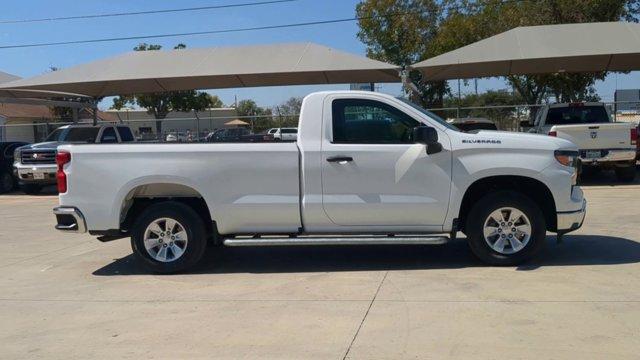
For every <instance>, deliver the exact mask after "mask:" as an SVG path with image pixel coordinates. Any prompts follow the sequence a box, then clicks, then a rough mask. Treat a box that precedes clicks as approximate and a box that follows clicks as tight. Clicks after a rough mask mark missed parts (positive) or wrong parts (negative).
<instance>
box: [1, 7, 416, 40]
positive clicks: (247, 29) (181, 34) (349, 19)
mask: <svg viewBox="0 0 640 360" xmlns="http://www.w3.org/2000/svg"><path fill="white" fill-rule="evenodd" d="M417 13H420V12H417ZM409 14H414V13H402V14H386V15H384V16H400V15H409ZM370 18H374V16H368V17H352V18H343V19H333V20H320V21H309V22H301V23H293V24H282V25H268V26H256V27H246V28H237V29H221V30H210V31H194V32H185V33H170V34H156V35H141V36H126V37H113V38H102V39H89V40H71V41H58V42H47V43H31V44H18V45H3V46H0V49H17V48H30V47H43V46H58V45H75V44H88V43H100V42H112V41H125V40H144V39H160V38H169V37H180V36H196V35H212V34H225V33H236V32H246V31H258V30H272V29H284V28H293V27H302V26H313V25H325V24H336V23H344V22H351V21H358V20H364V19H370Z"/></svg>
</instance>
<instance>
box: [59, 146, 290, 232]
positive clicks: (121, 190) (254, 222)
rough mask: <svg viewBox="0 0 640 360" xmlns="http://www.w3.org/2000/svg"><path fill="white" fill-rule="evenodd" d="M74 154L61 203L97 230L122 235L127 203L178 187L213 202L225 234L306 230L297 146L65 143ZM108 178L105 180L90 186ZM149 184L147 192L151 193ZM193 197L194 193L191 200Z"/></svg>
mask: <svg viewBox="0 0 640 360" xmlns="http://www.w3.org/2000/svg"><path fill="white" fill-rule="evenodd" d="M59 150H64V151H69V152H71V155H72V159H71V164H70V165H69V166H68V168H67V170H66V172H67V173H68V179H69V180H68V181H69V191H68V192H67V193H65V194H61V195H60V204H61V205H65V204H68V205H73V206H77V207H79V208H82V209H85V210H84V216H85V220H86V222H87V227H88V228H89V229H100V230H108V229H118V228H119V225H120V219H119V212H120V209H121V208H122V206H123V204H125V203H126V200H127V199H130V198H132V197H136V196H137V195H138V194H142V193H144V194H147V195H148V194H149V193H150V192H151V193H153V192H154V191H158V190H157V186H158V185H154V187H151V186H147V185H148V184H162V183H172V184H180V186H183V187H184V189H182V191H184V192H185V193H190V192H196V193H197V195H198V196H200V197H202V198H204V200H205V201H206V204H209V211H210V213H211V215H212V218H214V219H216V220H217V226H218V230H219V231H220V233H222V234H237V233H253V232H256V231H258V230H260V231H265V230H266V229H268V230H270V231H273V232H282V233H295V232H297V231H298V229H299V228H300V226H301V220H300V205H299V204H300V203H299V201H300V192H299V191H300V190H299V188H300V186H299V150H298V147H297V144H296V143H269V144H265V143H242V144H240V143H238V144H235V143H226V144H211V143H207V144H113V145H106V144H101V145H64V146H61V147H60V148H59ZM95 179H100V181H99V182H90V181H88V180H94V181H95ZM145 186H146V187H145ZM185 195H186V194H185Z"/></svg>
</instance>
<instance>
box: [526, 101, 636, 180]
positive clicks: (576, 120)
mask: <svg viewBox="0 0 640 360" xmlns="http://www.w3.org/2000/svg"><path fill="white" fill-rule="evenodd" d="M532 131H533V132H537V133H539V134H547V135H551V136H556V137H559V138H563V139H567V140H569V141H571V142H573V143H574V144H576V145H578V148H579V149H580V163H581V165H582V167H585V168H587V167H588V168H602V169H613V170H615V172H616V176H617V177H618V179H619V180H620V181H626V182H630V181H633V180H634V179H635V177H636V146H637V142H638V129H637V128H636V127H634V126H633V124H629V123H614V122H612V119H611V114H610V113H609V110H608V109H607V107H606V106H605V105H604V104H603V103H571V104H553V105H547V106H544V107H542V108H541V109H540V110H539V111H538V113H537V114H536V119H535V126H534V128H533V130H532Z"/></svg>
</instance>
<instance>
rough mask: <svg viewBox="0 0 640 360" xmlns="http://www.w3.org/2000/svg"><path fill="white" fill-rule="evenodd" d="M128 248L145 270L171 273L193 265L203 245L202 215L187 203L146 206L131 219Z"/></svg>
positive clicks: (204, 248) (204, 236) (201, 252)
mask: <svg viewBox="0 0 640 360" xmlns="http://www.w3.org/2000/svg"><path fill="white" fill-rule="evenodd" d="M131 235H132V236H131V247H132V248H133V252H134V253H135V255H136V257H137V258H138V259H139V260H140V262H141V263H142V264H143V265H144V266H145V267H146V268H148V269H149V270H151V271H153V272H156V273H161V274H171V273H176V272H180V271H184V270H186V269H189V268H191V267H193V266H194V265H196V264H197V263H198V262H199V261H200V259H201V258H202V256H203V255H204V252H205V250H206V247H207V236H206V231H205V226H204V223H203V221H202V218H200V216H198V214H197V213H196V212H195V211H194V210H193V209H192V208H191V207H189V206H187V205H185V204H182V203H179V202H176V201H163V202H160V203H157V204H153V205H151V206H149V207H148V208H146V209H145V210H144V211H143V212H142V213H141V214H140V216H139V217H138V218H137V220H136V221H135V224H134V226H133V229H132V233H131Z"/></svg>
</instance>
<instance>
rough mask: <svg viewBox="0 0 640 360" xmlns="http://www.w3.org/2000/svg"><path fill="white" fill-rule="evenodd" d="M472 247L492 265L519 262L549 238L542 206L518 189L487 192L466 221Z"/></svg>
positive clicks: (467, 233)
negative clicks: (546, 237)
mask: <svg viewBox="0 0 640 360" xmlns="http://www.w3.org/2000/svg"><path fill="white" fill-rule="evenodd" d="M465 230H466V235H467V238H468V241H469V247H470V248H471V251H473V253H474V254H475V255H476V256H477V257H478V258H480V259H481V260H482V261H484V262H486V263H489V264H492V265H517V264H520V263H522V262H524V261H526V260H529V259H530V258H532V257H533V256H534V255H535V254H537V253H538V252H539V251H540V250H541V249H542V247H543V246H544V242H545V235H546V225H545V220H544V216H543V214H542V211H541V210H540V208H539V207H538V206H537V205H536V204H535V203H534V202H533V201H531V200H530V199H529V198H527V197H526V196H523V195H520V194H519V193H517V192H515V191H500V192H495V193H491V194H488V195H486V196H485V197H483V198H482V199H480V200H479V201H478V202H477V203H476V204H475V205H474V206H473V208H472V209H471V211H470V212H469V215H468V217H467V222H466V229H465Z"/></svg>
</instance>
